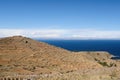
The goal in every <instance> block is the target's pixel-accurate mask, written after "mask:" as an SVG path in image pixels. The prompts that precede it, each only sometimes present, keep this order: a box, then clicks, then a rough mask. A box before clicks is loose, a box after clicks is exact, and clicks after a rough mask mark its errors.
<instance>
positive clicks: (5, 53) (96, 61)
mask: <svg viewBox="0 0 120 80" xmlns="http://www.w3.org/2000/svg"><path fill="white" fill-rule="evenodd" d="M112 56H113V55H111V54H109V53H108V52H71V51H68V50H65V49H62V48H59V47H55V46H53V45H49V44H47V43H44V42H38V41H35V40H33V39H30V38H26V37H22V36H13V37H6V38H1V39H0V75H1V76H4V75H13V74H26V75H27V74H36V75H43V74H62V75H66V74H67V75H68V74H69V75H71V74H74V73H75V74H78V73H79V74H80V75H81V76H82V75H86V76H88V78H89V77H90V75H95V77H98V76H103V75H105V76H104V77H105V78H106V76H107V77H108V78H110V77H111V74H112V73H113V72H115V74H116V75H115V76H118V74H119V73H120V72H119V67H120V65H119V61H116V60H112V59H111V57H112ZM95 72H97V73H96V74H95ZM81 78H82V77H81ZM51 80H52V79H51Z"/></svg>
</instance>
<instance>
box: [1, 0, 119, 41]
mask: <svg viewBox="0 0 120 80" xmlns="http://www.w3.org/2000/svg"><path fill="white" fill-rule="evenodd" d="M15 35H22V36H26V37H31V38H40V39H120V0H0V37H8V36H15Z"/></svg>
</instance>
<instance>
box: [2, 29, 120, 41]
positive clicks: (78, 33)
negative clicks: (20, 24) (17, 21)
mask: <svg viewBox="0 0 120 80" xmlns="http://www.w3.org/2000/svg"><path fill="white" fill-rule="evenodd" d="M16 35H22V36H26V37H31V38H40V39H77V40H78V39H120V31H115V30H109V31H107V30H95V29H0V37H8V36H16Z"/></svg>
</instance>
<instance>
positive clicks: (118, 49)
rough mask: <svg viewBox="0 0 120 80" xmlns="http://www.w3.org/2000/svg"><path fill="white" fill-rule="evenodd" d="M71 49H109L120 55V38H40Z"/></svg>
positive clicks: (112, 52) (108, 50)
mask: <svg viewBox="0 0 120 80" xmlns="http://www.w3.org/2000/svg"><path fill="white" fill-rule="evenodd" d="M39 41H42V42H46V43H48V44H51V45H54V46H57V47H61V48H64V49H67V50H70V51H107V52H110V53H111V54H113V55H115V56H120V40H39Z"/></svg>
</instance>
